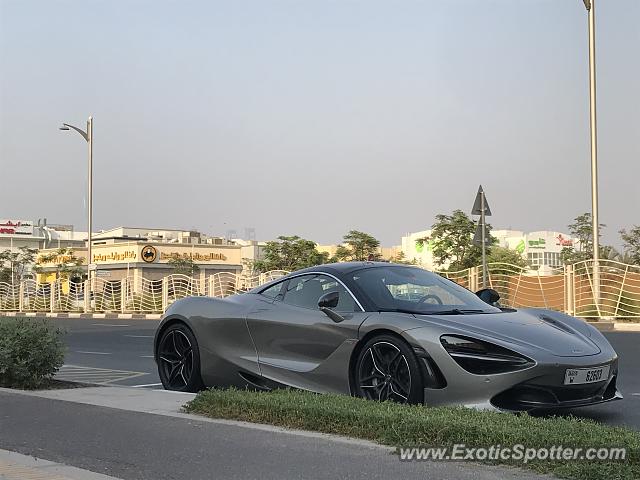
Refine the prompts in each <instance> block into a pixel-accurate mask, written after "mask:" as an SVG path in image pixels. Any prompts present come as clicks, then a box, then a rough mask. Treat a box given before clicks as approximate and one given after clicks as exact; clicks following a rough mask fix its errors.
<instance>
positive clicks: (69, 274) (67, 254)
mask: <svg viewBox="0 0 640 480" xmlns="http://www.w3.org/2000/svg"><path fill="white" fill-rule="evenodd" d="M48 263H53V264H55V272H56V279H57V280H67V279H70V278H75V277H81V276H82V273H83V268H82V264H83V263H84V258H80V257H76V255H75V253H74V252H73V249H72V248H59V249H58V250H56V251H55V252H51V253H47V254H44V255H40V256H39V257H38V259H37V261H36V264H35V266H34V267H33V270H34V271H35V272H36V273H44V272H45V268H46V267H44V265H46V264H48Z"/></svg>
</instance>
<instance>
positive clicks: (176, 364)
mask: <svg viewBox="0 0 640 480" xmlns="http://www.w3.org/2000/svg"><path fill="white" fill-rule="evenodd" d="M156 360H157V363H158V374H159V375H160V381H161V382H162V385H163V386H164V388H165V389H166V390H177V391H179V392H197V391H199V390H201V389H202V388H203V384H202V379H201V377H200V354H199V352H198V342H197V341H196V338H195V336H194V335H193V333H192V332H191V330H190V329H189V328H188V327H187V326H186V325H184V324H181V323H176V324H174V325H171V326H170V327H169V328H167V329H166V330H165V331H164V333H163V334H162V338H161V339H160V342H159V343H158V351H157V353H156Z"/></svg>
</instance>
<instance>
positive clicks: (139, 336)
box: [124, 335, 153, 338]
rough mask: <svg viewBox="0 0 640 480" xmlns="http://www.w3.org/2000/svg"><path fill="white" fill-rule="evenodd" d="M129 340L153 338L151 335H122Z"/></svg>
mask: <svg viewBox="0 0 640 480" xmlns="http://www.w3.org/2000/svg"><path fill="white" fill-rule="evenodd" d="M124 336H125V337H129V338H153V335H124Z"/></svg>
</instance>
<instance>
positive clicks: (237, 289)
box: [0, 260, 640, 319]
mask: <svg viewBox="0 0 640 480" xmlns="http://www.w3.org/2000/svg"><path fill="white" fill-rule="evenodd" d="M598 271H599V274H600V298H599V299H596V295H595V294H594V291H595V289H594V284H593V278H592V276H593V261H590V260H589V261H584V262H579V263H576V264H573V265H568V266H566V267H563V268H558V269H554V270H551V271H550V270H545V271H544V272H543V271H536V270H532V269H529V268H522V267H519V266H515V265H510V264H505V263H490V264H489V265H488V277H487V285H482V269H481V267H473V268H469V269H466V270H461V271H458V272H437V273H439V274H440V275H442V276H445V277H447V278H449V279H451V280H453V281H455V282H456V283H458V284H460V285H462V286H464V287H466V288H468V289H469V290H471V291H477V290H479V289H481V288H484V287H487V288H493V289H495V290H497V291H498V293H499V294H500V297H501V299H500V302H501V304H502V305H503V306H508V307H516V308H517V307H539V308H549V309H552V310H558V311H562V312H566V313H568V314H570V315H575V316H579V317H583V318H607V317H610V318H627V319H640V266H638V265H627V264H624V263H619V262H616V261H612V260H600V261H599V262H598ZM286 273H288V272H286V271H283V270H277V271H271V272H267V273H264V274H260V275H255V276H246V275H237V274H234V273H229V272H220V273H216V274H213V275H210V276H208V277H206V278H192V277H189V276H187V275H178V274H174V275H168V276H166V277H164V278H162V279H160V280H149V279H146V278H141V277H135V278H134V277H127V278H124V279H122V280H115V281H113V280H107V279H104V278H100V277H97V278H94V280H93V282H94V284H93V285H92V288H89V284H88V281H84V282H81V283H74V282H69V281H56V282H53V283H36V282H35V281H33V280H25V281H23V282H21V283H19V284H15V285H13V284H9V283H0V311H7V312H83V311H94V312H119V313H160V312H164V311H165V310H166V309H167V307H168V306H169V305H171V304H172V303H173V302H175V301H176V300H178V299H180V298H184V297H189V296H194V295H196V296H211V297H219V298H223V297H227V296H229V295H234V294H236V293H242V292H246V291H247V290H250V289H252V288H255V287H257V286H259V285H262V284H264V283H267V282H269V281H270V280H273V279H275V278H279V277H281V276H283V275H285V274H286ZM89 292H91V293H89Z"/></svg>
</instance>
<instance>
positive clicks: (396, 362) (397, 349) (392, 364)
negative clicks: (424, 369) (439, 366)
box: [353, 335, 424, 403]
mask: <svg viewBox="0 0 640 480" xmlns="http://www.w3.org/2000/svg"><path fill="white" fill-rule="evenodd" d="M354 373H355V375H354V376H353V378H354V380H355V385H354V387H355V388H354V390H355V394H356V395H357V396H359V397H363V398H366V399H368V400H377V401H381V402H382V401H386V400H390V401H394V402H398V403H422V402H423V400H424V390H423V381H422V376H421V373H420V368H419V364H418V359H417V358H416V356H415V354H414V353H413V351H412V349H411V347H409V345H407V344H406V342H404V341H403V340H401V339H399V338H396V337H394V336H391V335H379V336H376V337H374V338H372V339H371V340H369V341H368V342H367V343H366V344H365V345H364V346H363V348H362V349H361V350H360V353H359V355H358V360H357V361H356V364H355V372H354Z"/></svg>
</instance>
